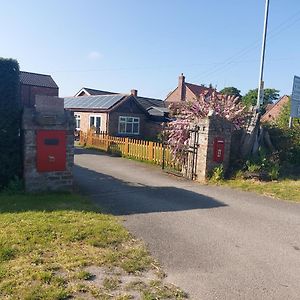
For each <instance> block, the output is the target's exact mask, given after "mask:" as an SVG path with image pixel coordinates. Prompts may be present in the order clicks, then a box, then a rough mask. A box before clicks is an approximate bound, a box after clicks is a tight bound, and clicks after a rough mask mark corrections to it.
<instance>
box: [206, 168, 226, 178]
mask: <svg viewBox="0 0 300 300" xmlns="http://www.w3.org/2000/svg"><path fill="white" fill-rule="evenodd" d="M224 177H225V175H224V167H223V165H220V166H218V167H215V168H214V169H213V171H212V173H211V175H210V178H209V179H210V180H211V181H214V182H218V181H222V180H224Z"/></svg>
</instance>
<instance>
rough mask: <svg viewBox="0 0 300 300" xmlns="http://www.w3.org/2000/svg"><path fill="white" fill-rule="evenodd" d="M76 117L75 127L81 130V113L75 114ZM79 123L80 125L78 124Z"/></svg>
mask: <svg viewBox="0 0 300 300" xmlns="http://www.w3.org/2000/svg"><path fill="white" fill-rule="evenodd" d="M74 118H75V128H76V130H80V125H81V115H80V114H74ZM78 123H79V126H77V125H78Z"/></svg>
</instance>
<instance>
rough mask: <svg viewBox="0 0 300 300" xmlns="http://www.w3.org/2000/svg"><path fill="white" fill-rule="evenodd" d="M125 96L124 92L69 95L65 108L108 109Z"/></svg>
mask: <svg viewBox="0 0 300 300" xmlns="http://www.w3.org/2000/svg"><path fill="white" fill-rule="evenodd" d="M124 97H125V95H122V94H114V95H97V96H81V97H67V98H64V103H65V108H74V109H75V108H77V109H103V110H108V109H110V108H111V107H112V106H114V105H115V104H116V103H118V102H119V101H120V100H121V99H123V98H124Z"/></svg>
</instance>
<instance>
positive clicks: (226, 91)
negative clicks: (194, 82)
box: [220, 86, 242, 97]
mask: <svg viewBox="0 0 300 300" xmlns="http://www.w3.org/2000/svg"><path fill="white" fill-rule="evenodd" d="M220 93H221V94H223V95H228V96H235V97H242V96H241V91H240V90H239V89H237V88H236V87H234V86H229V87H224V88H223V89H222V90H221V91H220Z"/></svg>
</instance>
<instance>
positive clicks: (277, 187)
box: [220, 179, 300, 203]
mask: <svg viewBox="0 0 300 300" xmlns="http://www.w3.org/2000/svg"><path fill="white" fill-rule="evenodd" d="M220 184H221V185H226V186H230V187H233V188H239V189H242V190H245V191H251V192H256V193H260V194H263V195H266V196H270V197H273V198H278V199H282V200H288V201H292V202H299V203H300V180H299V179H295V180H293V179H282V180H278V181H270V182H260V181H255V180H244V179H233V180H224V181H222V182H221V183H220Z"/></svg>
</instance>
